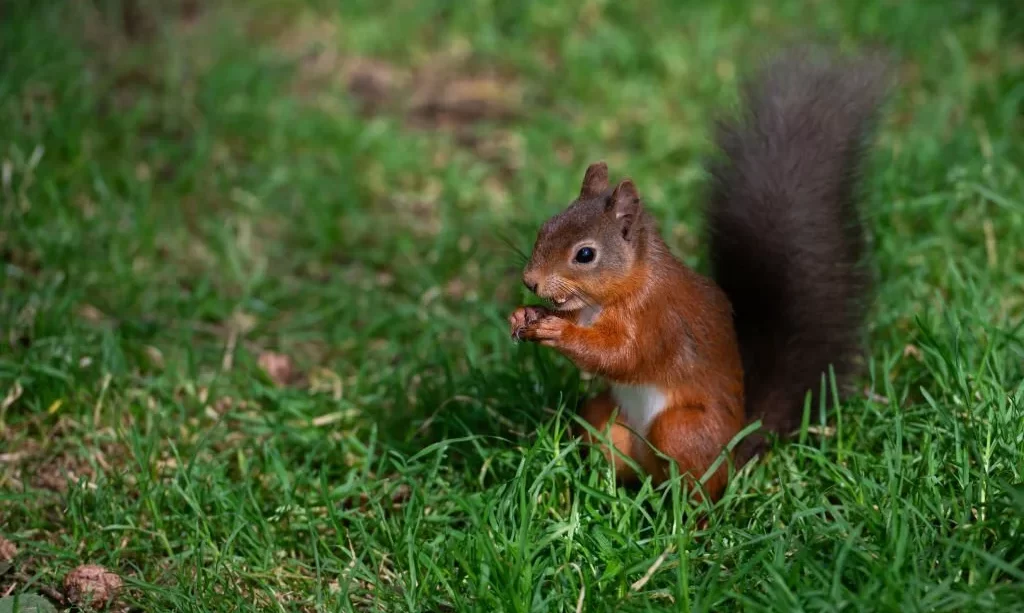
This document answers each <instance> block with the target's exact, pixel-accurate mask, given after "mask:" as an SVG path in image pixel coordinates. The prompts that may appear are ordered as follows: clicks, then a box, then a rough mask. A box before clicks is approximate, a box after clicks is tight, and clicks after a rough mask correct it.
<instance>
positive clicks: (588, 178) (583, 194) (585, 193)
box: [580, 162, 608, 200]
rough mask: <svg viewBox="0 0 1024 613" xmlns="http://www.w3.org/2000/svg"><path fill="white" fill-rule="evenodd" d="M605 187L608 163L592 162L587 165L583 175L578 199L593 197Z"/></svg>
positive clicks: (606, 187)
mask: <svg viewBox="0 0 1024 613" xmlns="http://www.w3.org/2000/svg"><path fill="white" fill-rule="evenodd" d="M606 189H608V165H607V164H605V163H604V162H594V163H593V164H591V165H590V166H587V172H586V173H585V174H584V175H583V186H582V187H581V188H580V200H587V199H590V198H595V197H597V196H598V195H600V194H601V192H603V191H604V190H606Z"/></svg>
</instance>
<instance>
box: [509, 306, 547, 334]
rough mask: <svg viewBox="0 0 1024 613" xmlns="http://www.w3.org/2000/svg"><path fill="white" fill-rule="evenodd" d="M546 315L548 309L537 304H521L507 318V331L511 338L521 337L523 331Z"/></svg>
mask: <svg viewBox="0 0 1024 613" xmlns="http://www.w3.org/2000/svg"><path fill="white" fill-rule="evenodd" d="M547 315H548V310H547V309H545V308H544V307H539V306H521V307H519V308H518V309H516V310H515V311H514V312H513V313H512V315H510V316H509V318H508V324H509V331H510V332H511V334H512V338H515V339H520V338H523V331H524V330H526V328H527V326H531V325H533V324H534V323H536V322H537V321H539V320H540V319H541V318H543V317H546V316H547Z"/></svg>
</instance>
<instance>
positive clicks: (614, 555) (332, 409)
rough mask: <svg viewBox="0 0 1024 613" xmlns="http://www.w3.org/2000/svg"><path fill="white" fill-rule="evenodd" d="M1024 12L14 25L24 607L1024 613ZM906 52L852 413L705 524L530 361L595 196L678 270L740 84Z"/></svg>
mask: <svg viewBox="0 0 1024 613" xmlns="http://www.w3.org/2000/svg"><path fill="white" fill-rule="evenodd" d="M1021 14H1022V13H1021V11H1020V7H1019V6H1017V3H1015V2H1003V3H997V2H967V1H963V2H958V1H947V2H927V3H925V2H919V3H915V2H906V1H897V0H872V1H866V0H865V1H855V2H846V3H829V2H822V1H817V0H781V1H779V2H759V1H756V0H725V1H722V2H717V3H696V2H669V1H667V0H665V1H660V0H644V1H640V2H634V3H624V2H605V1H572V2H561V3H552V2H536V1H519V2H511V1H509V2H497V1H492V0H471V1H467V2H461V3H453V2H442V1H440V0H419V1H394V2H370V1H368V0H345V1H336V2H329V1H327V0H319V1H315V2H298V1H294V2H289V1H287V0H253V1H250V2H241V1H237V2H231V1H227V0H217V1H210V2H199V1H198V0H178V1H175V2H171V1H164V2H155V1H154V2H147V1H146V0H122V1H120V2H117V1H108V0H91V1H84V0H83V1H81V2H74V3H67V2H53V1H46V2H36V3H28V2H17V1H16V0H8V1H7V2H0V67H2V68H0V332H2V337H0V537H3V538H4V539H6V540H7V541H8V542H9V543H10V544H12V545H13V546H14V548H15V549H16V550H17V552H18V553H17V555H16V556H15V557H14V559H13V560H12V561H11V562H12V563H11V564H7V565H6V568H5V565H4V564H3V562H2V560H3V558H2V557H0V596H3V595H10V594H18V593H44V594H45V595H47V596H48V597H50V598H51V599H54V600H56V599H57V597H58V596H60V595H61V594H60V593H59V592H60V591H61V590H62V588H61V581H62V579H63V577H64V576H65V574H66V573H67V572H68V571H69V570H70V569H72V568H74V567H75V566H76V565H78V564H80V563H85V562H89V563H96V564H101V565H104V566H106V567H107V568H109V569H111V570H113V571H114V572H116V573H118V574H119V575H120V576H121V577H122V578H123V579H124V581H125V582H126V584H127V589H126V590H125V591H124V592H123V593H122V595H121V597H120V602H121V603H123V604H124V606H128V607H132V608H133V609H134V610H140V611H237V610H267V611H271V610H273V611H321V610H331V611H350V610H359V611H376V610H380V611H393V610H394V611H398V610H407V611H476V610H479V611H499V610H500V611H554V610H577V611H604V610H609V611H610V610H615V611H644V610H666V608H668V609H673V610H674V609H679V610H699V611H729V610H739V609H743V610H758V611H760V610H764V611H768V610H778V611H794V610H804V611H812V610H813V611H839V610H844V611H871V610H886V611H925V610H927V611H977V610H988V609H992V610H999V611H1005V610H1012V609H1013V607H1014V606H1016V607H1022V606H1024V571H1022V570H1021V568H1022V562H1024V536H1022V532H1021V531H1022V529H1024V523H1022V519H1021V517H1022V513H1024V492H1022V490H1021V489H1020V486H1019V484H1020V483H1021V474H1022V472H1024V452H1022V448H1024V408H1022V403H1024V377H1022V373H1024V342H1022V336H1024V335H1022V332H1021V327H1022V322H1024V178H1022V176H1021V171H1022V168H1024V139H1022V136H1024V134H1022V120H1021V117H1022V110H1024V106H1022V105H1024V102H1022V101H1024V17H1022V16H1021ZM808 39H811V40H819V41H826V42H830V43H833V44H835V45H837V46H839V47H840V48H842V49H845V50H848V51H855V50H857V49H859V48H864V47H867V46H876V45H877V46H883V47H886V48H888V49H889V50H891V51H892V52H893V53H895V54H896V56H897V57H898V58H899V76H900V83H899V87H898V89H897V90H896V93H895V96H894V98H893V100H892V103H891V104H890V105H889V107H888V108H887V110H886V113H885V120H884V122H883V126H882V129H881V130H880V134H879V137H878V139H877V147H876V149H875V151H876V154H877V155H875V156H874V157H873V160H872V169H871V173H870V175H869V177H868V183H867V187H868V191H867V202H866V203H865V207H866V210H867V211H869V219H870V223H871V233H872V244H871V247H872V253H873V255H874V261H875V267H876V269H877V273H878V277H879V279H880V287H879V295H878V299H877V300H876V305H875V309H874V311H873V314H872V318H871V337H872V355H871V358H872V359H871V363H870V369H869V374H868V375H866V376H865V378H864V381H863V382H862V387H863V390H864V394H863V395H862V396H858V397H856V398H852V399H850V400H849V401H848V402H846V403H844V404H843V405H842V407H841V410H840V411H839V412H838V414H835V415H830V416H828V418H827V420H825V419H823V418H821V416H819V415H817V414H815V415H814V416H813V419H812V422H813V423H812V426H814V427H813V428H812V429H811V432H809V433H807V435H806V436H803V437H801V438H800V439H799V440H797V441H794V442H793V443H792V444H789V445H786V446H784V447H780V448H777V449H776V450H775V451H774V452H773V453H772V454H771V455H770V457H768V458H767V459H766V460H765V461H764V462H762V463H760V464H758V465H757V466H755V467H752V468H751V469H749V470H748V471H746V472H744V473H743V474H741V475H739V476H738V477H737V478H736V479H735V481H734V482H733V484H732V486H731V488H730V492H729V494H728V495H727V496H726V498H725V499H724V500H723V501H722V503H721V504H720V505H719V506H718V508H716V509H714V510H713V511H712V512H711V514H710V516H709V523H708V525H707V526H700V527H699V526H697V525H696V522H695V518H694V516H693V514H692V513H684V512H683V511H684V505H683V503H682V502H681V500H680V493H679V491H678V488H677V487H672V488H667V489H663V490H653V489H651V488H650V487H649V486H648V487H645V488H644V489H643V490H642V491H641V492H639V493H636V492H627V491H620V490H617V489H616V488H615V487H614V484H613V483H612V480H611V479H610V475H609V472H608V470H607V469H606V468H605V467H604V466H602V465H601V464H600V463H598V462H591V461H589V460H588V461H584V460H581V459H580V457H579V455H578V453H577V448H576V446H575V443H574V442H573V441H572V439H571V437H569V436H568V435H567V433H566V429H567V428H568V427H569V426H570V425H571V424H572V417H571V415H572V408H573V406H575V403H576V402H577V400H578V399H579V398H580V397H581V395H582V394H585V393H587V392H588V390H591V386H592V385H593V382H591V381H586V380H581V379H580V377H579V375H578V374H577V372H576V371H575V369H574V368H573V367H572V366H571V364H569V363H568V362H566V361H565V360H563V359H561V358H559V357H558V356H556V355H555V354H554V353H553V352H548V351H542V350H539V349H538V348H537V347H534V346H527V345H514V344H513V343H512V342H511V341H510V340H509V338H508V335H507V330H506V324H505V316H506V315H507V314H508V313H509V312H510V311H511V309H513V308H514V307H515V306H516V305H517V304H519V303H520V302H522V301H523V300H525V299H526V298H527V296H525V295H524V292H523V290H522V289H521V288H522V286H521V283H520V280H519V274H520V270H521V265H522V261H523V260H522V257H523V256H522V253H523V252H526V251H528V250H529V248H530V246H531V245H532V239H533V234H534V232H535V229H536V227H537V226H538V224H539V223H540V222H541V221H542V220H543V219H544V218H546V217H547V216H548V215H550V214H552V213H553V212H555V211H557V210H558V209H559V208H560V207H563V206H564V205H565V204H566V203H567V202H568V201H569V200H570V199H571V198H572V197H573V196H574V195H575V194H576V192H577V190H578V187H579V181H580V179H581V177H582V173H583V170H584V169H585V167H586V165H587V164H588V163H590V162H592V161H595V160H597V159H604V160H607V161H608V163H609V165H610V169H611V173H612V175H613V177H623V176H626V175H628V176H631V177H632V178H633V179H634V180H635V181H636V182H637V184H638V186H639V189H640V192H641V194H642V195H643V196H644V197H645V199H646V202H647V205H648V206H649V207H650V208H651V209H652V210H653V211H654V212H655V213H656V214H657V216H658V218H659V220H660V221H661V225H662V230H663V232H664V234H665V236H666V238H667V239H668V241H669V243H670V245H671V246H672V247H673V249H674V250H675V252H676V253H677V254H678V255H679V256H680V257H682V258H684V259H685V260H686V261H687V262H689V263H691V264H693V265H695V266H698V267H702V266H703V257H704V253H703V251H702V244H701V243H702V241H701V225H700V219H699V217H698V215H697V211H698V207H699V205H700V203H701V198H702V195H703V190H704V185H705V183H704V182H705V176H704V173H703V170H702V167H701V158H702V156H703V155H705V154H706V153H708V152H709V151H710V150H709V141H708V136H709V129H710V128H711V126H712V121H713V120H714V118H715V117H716V116H717V115H718V114H720V113H722V112H726V111H728V110H729V109H730V108H731V107H730V105H731V104H732V103H733V101H734V99H735V94H736V84H737V80H738V79H739V78H740V77H741V76H742V75H743V74H745V73H746V72H747V71H749V70H752V69H753V68H755V67H756V66H757V63H758V62H759V61H761V60H763V59H764V58H765V57H766V56H768V55H769V54H770V53H772V51H774V50H777V49H778V48H780V47H782V46H784V45H786V44H788V43H791V42H802V41H805V40H808Z"/></svg>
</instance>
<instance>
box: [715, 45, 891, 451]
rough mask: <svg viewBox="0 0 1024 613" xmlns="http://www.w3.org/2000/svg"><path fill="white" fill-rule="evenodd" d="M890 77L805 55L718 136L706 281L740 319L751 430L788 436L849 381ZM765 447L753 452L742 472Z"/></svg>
mask: <svg viewBox="0 0 1024 613" xmlns="http://www.w3.org/2000/svg"><path fill="white" fill-rule="evenodd" d="M886 78H887V67H886V64H885V63H884V62H883V61H882V60H881V59H880V58H875V57H868V58H861V59H859V60H843V59H838V58H836V57H834V56H833V57H829V56H823V55H818V54H816V53H815V52H814V51H813V50H798V51H793V52H790V53H787V54H784V55H782V56H780V57H779V58H777V59H776V60H774V61H773V62H771V63H770V64H768V65H767V66H766V67H765V68H764V69H763V70H762V71H761V73H760V74H759V75H758V76H757V78H755V79H753V80H751V81H749V82H747V83H746V84H745V87H744V88H743V90H742V101H743V103H744V104H743V106H744V108H743V112H742V114H741V115H740V116H739V117H737V118H736V119H734V120H732V121H730V122H723V123H721V124H720V125H719V130H718V133H717V139H716V144H717V146H718V149H719V150H720V153H721V154H722V155H721V158H720V159H718V160H716V161H715V162H714V163H712V164H711V165H710V167H709V171H710V175H711V179H712V182H711V192H710V194H709V199H708V208H707V211H706V219H707V230H708V233H709V236H708V243H709V249H710V254H709V255H710V261H711V268H712V275H713V277H714V279H715V281H716V282H717V283H718V284H719V286H720V287H721V288H722V289H723V290H724V291H725V293H726V295H727V296H728V297H729V300H730V302H731V303H732V306H733V312H734V321H735V326H736V334H737V338H738V341H739V345H740V348H741V352H742V356H743V365H744V370H745V385H744V386H745V395H746V410H747V417H748V419H750V420H753V419H761V420H762V426H763V428H764V429H765V430H767V431H769V432H774V433H777V434H780V435H786V434H788V433H790V432H792V431H793V430H795V429H796V428H797V427H798V426H799V424H800V419H801V417H802V415H803V407H804V399H805V396H806V394H807V392H808V391H810V392H812V393H813V401H812V405H811V406H812V407H815V408H816V407H817V406H818V402H819V398H818V396H819V390H820V389H821V381H822V376H823V375H826V376H827V374H828V371H829V367H830V366H831V367H833V368H834V371H835V374H836V379H837V381H838V382H839V383H840V384H843V383H844V382H845V381H846V380H848V379H849V377H850V375H852V374H853V373H854V372H855V368H856V363H857V361H858V357H859V353H860V349H861V340H862V339H861V335H862V327H863V324H864V318H865V315H866V310H867V307H868V306H869V301H868V298H869V296H870V293H869V292H870V291H871V287H870V278H869V274H868V272H867V271H866V270H865V268H864V266H863V262H862V260H863V256H864V250H865V236H864V230H863V226H862V222H861V220H860V214H859V211H858V206H857V205H858V198H859V188H860V181H859V180H860V176H861V174H862V171H863V165H864V161H865V157H866V156H865V154H866V152H867V147H868V145H869V140H870V137H871V135H872V128H873V124H874V123H875V118H876V114H877V110H878V107H879V106H880V104H881V103H882V100H883V98H884V95H885V92H886V85H887V79H886ZM762 445H763V439H762V438H761V437H759V436H755V437H752V438H750V439H748V441H746V442H745V443H744V444H743V445H742V446H741V448H740V450H739V452H738V457H737V460H738V461H739V462H741V463H742V462H745V461H746V460H747V459H749V457H750V456H751V455H753V454H755V453H757V452H758V451H759V450H760V449H761V447H762Z"/></svg>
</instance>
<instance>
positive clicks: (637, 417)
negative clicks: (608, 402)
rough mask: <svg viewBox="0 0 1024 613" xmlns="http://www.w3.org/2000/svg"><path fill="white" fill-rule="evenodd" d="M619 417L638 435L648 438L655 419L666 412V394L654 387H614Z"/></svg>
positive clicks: (613, 395) (613, 396)
mask: <svg viewBox="0 0 1024 613" xmlns="http://www.w3.org/2000/svg"><path fill="white" fill-rule="evenodd" d="M612 398H614V399H615V402H616V403H617V404H618V405H619V415H621V416H622V418H623V419H625V420H626V423H627V424H629V426H630V427H631V428H633V430H635V431H636V433H637V434H640V435H641V436H647V431H648V430H650V428H651V423H652V422H654V418H655V417H657V416H658V415H660V414H661V412H662V411H664V410H665V402H666V400H667V399H666V398H665V394H663V393H661V390H659V389H658V388H657V387H655V386H653V385H615V384H613V385H612Z"/></svg>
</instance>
